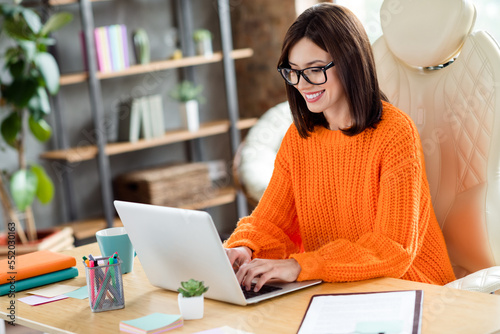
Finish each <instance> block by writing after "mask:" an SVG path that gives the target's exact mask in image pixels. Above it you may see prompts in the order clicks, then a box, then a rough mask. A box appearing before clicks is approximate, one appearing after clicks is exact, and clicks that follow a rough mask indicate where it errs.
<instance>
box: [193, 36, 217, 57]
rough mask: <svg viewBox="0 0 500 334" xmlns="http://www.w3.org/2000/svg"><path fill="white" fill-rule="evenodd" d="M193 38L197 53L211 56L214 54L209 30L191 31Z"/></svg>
mask: <svg viewBox="0 0 500 334" xmlns="http://www.w3.org/2000/svg"><path fill="white" fill-rule="evenodd" d="M193 40H194V42H195V46H196V54H197V55H199V56H205V57H211V56H212V55H213V54H214V51H213V48H212V33H211V32H210V31H209V30H207V29H197V30H195V31H194V33H193Z"/></svg>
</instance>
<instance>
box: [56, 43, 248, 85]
mask: <svg viewBox="0 0 500 334" xmlns="http://www.w3.org/2000/svg"><path fill="white" fill-rule="evenodd" d="M252 55H253V50H252V49H239V50H233V51H232V52H231V58H233V59H243V58H249V57H251V56H252ZM221 60H222V52H220V51H219V52H215V53H214V54H213V55H212V56H211V57H205V56H195V57H185V58H181V59H175V60H162V61H155V62H151V63H149V64H146V65H132V66H130V67H129V68H126V69H124V70H121V71H116V72H106V73H102V72H98V73H97V78H99V79H111V78H119V77H124V76H128V75H136V74H143V73H150V72H157V71H162V70H167V69H171V68H181V67H188V66H195V65H203V64H210V63H217V62H220V61H221ZM87 79H88V73H87V72H81V73H73V74H65V75H62V76H61V78H60V81H59V82H60V84H61V86H65V85H72V84H76V83H80V82H85V81H86V80H87Z"/></svg>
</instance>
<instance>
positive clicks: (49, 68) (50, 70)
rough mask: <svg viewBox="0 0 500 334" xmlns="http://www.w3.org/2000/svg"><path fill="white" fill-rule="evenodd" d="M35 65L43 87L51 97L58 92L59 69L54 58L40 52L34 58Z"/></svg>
mask: <svg viewBox="0 0 500 334" xmlns="http://www.w3.org/2000/svg"><path fill="white" fill-rule="evenodd" d="M35 63H36V64H37V66H38V69H39V70H40V73H41V74H42V77H43V79H44V81H45V85H46V86H47V89H48V90H49V92H50V93H51V94H52V95H53V94H56V93H57V91H58V90H59V77H60V75H59V67H57V62H56V60H55V59H54V57H53V56H52V55H51V54H50V53H47V52H40V53H39V54H37V55H36V57H35Z"/></svg>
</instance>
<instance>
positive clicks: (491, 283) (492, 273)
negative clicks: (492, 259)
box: [445, 266, 500, 293]
mask: <svg viewBox="0 0 500 334" xmlns="http://www.w3.org/2000/svg"><path fill="white" fill-rule="evenodd" d="M445 286H447V287H451V288H455V289H460V290H467V291H477V292H484V293H491V292H494V291H496V290H499V289H500V266H496V267H491V268H486V269H483V270H479V271H476V272H475V273H472V274H470V275H467V276H465V277H463V278H460V279H457V280H455V281H453V282H450V283H448V284H446V285H445Z"/></svg>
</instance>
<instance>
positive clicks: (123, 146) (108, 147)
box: [41, 0, 256, 227]
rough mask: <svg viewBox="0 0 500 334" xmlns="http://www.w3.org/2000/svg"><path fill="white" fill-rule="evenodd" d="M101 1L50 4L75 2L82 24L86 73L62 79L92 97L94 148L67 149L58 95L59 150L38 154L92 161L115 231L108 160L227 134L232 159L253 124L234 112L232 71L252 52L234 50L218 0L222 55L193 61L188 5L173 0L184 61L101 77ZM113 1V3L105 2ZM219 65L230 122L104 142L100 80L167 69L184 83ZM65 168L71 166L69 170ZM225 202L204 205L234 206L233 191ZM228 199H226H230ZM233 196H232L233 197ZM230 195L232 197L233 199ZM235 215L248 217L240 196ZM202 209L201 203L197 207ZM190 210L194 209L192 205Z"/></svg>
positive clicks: (224, 1) (224, 0)
mask: <svg viewBox="0 0 500 334" xmlns="http://www.w3.org/2000/svg"><path fill="white" fill-rule="evenodd" d="M96 1H102V0H79V1H78V0H49V1H48V4H49V6H59V5H69V4H76V3H79V6H80V16H81V22H82V30H83V36H84V43H85V46H86V48H85V49H86V59H87V67H88V72H82V73H74V74H66V75H62V76H61V82H60V83H61V85H62V86H64V85H73V84H81V83H85V82H86V83H87V85H88V88H89V95H90V109H91V112H92V119H93V126H94V130H95V132H96V134H97V137H96V143H95V145H91V146H87V147H84V148H82V147H77V148H71V147H69V145H68V144H67V142H68V141H67V139H66V138H65V136H64V132H63V131H62V129H61V127H62V124H64V122H63V119H62V117H63V116H62V113H61V112H58V110H57V109H58V108H57V107H58V105H59V100H58V97H57V96H56V97H55V99H54V105H55V106H56V108H55V109H56V110H55V113H54V114H55V126H56V131H57V127H59V129H61V130H60V131H57V132H60V133H62V135H60V136H59V137H60V138H58V140H57V145H58V147H57V150H55V151H50V152H46V153H44V154H42V155H41V157H42V158H44V159H49V160H56V161H58V162H59V163H61V164H62V168H66V167H68V166H70V164H71V163H74V162H75V161H84V160H90V159H95V160H96V162H97V166H98V171H99V179H100V188H101V189H100V190H101V195H102V202H103V211H104V217H105V221H106V225H107V226H108V227H111V226H113V222H114V209H113V193H112V183H111V176H110V162H109V156H110V155H113V154H120V153H124V152H132V151H136V150H140V149H145V148H149V147H155V146H160V145H167V144H170V143H173V142H180V141H196V140H198V139H199V138H203V137H207V136H210V135H214V134H218V133H225V132H229V134H230V138H231V143H230V144H231V152H232V154H233V155H234V153H235V152H236V149H237V148H238V145H239V143H240V141H241V135H240V130H241V129H246V128H249V127H251V126H252V125H253V124H254V123H255V122H256V119H247V120H240V119H239V110H238V97H237V91H236V74H235V67H234V60H235V59H240V58H246V57H250V56H252V54H253V51H252V50H251V49H242V50H233V45H232V35H231V19H230V10H229V8H230V7H229V5H230V4H229V0H218V1H217V5H218V14H219V26H220V31H221V38H222V52H217V53H215V54H214V55H213V56H212V57H210V58H206V57H198V56H194V46H193V45H192V43H190V41H189V40H188V36H191V35H192V34H190V33H189V32H192V18H191V16H190V0H177V2H176V5H177V6H176V7H177V15H178V16H180V17H178V21H179V24H180V25H181V27H180V31H181V32H182V33H181V37H182V41H181V42H182V43H181V45H182V48H183V54H184V55H185V56H186V57H185V58H183V59H180V60H166V61H158V62H153V63H150V64H148V65H133V66H131V67H130V68H128V69H126V70H123V71H119V72H113V73H100V72H99V71H98V67H97V61H96V57H95V47H94V45H95V44H94V34H93V31H94V14H93V11H92V2H96ZM108 1H113V0H108ZM221 61H222V62H223V68H224V79H225V88H226V103H227V107H228V120H221V121H215V122H210V123H207V124H204V125H203V126H202V127H201V128H200V130H199V131H198V132H195V133H189V132H187V131H169V132H167V133H165V135H164V136H163V137H161V138H156V139H152V140H140V141H139V142H137V143H109V144H108V143H107V142H106V137H105V135H104V134H105V129H104V128H103V124H105V122H104V111H103V100H102V91H101V80H105V79H108V78H116V77H122V76H128V75H140V74H143V73H148V72H151V71H161V70H165V69H169V68H183V69H184V76H185V77H187V78H190V77H192V75H193V72H192V71H194V68H193V67H194V66H197V65H201V64H208V63H214V62H221ZM68 168H69V167H68ZM63 177H64V191H65V198H66V199H67V203H66V207H67V214H66V215H67V218H68V220H69V221H72V220H76V219H77V217H76V210H75V207H76V205H75V198H74V191H73V185H72V180H71V179H70V178H69V176H68V175H67V174H66V173H63ZM222 193H223V194H222V195H221V196H223V198H221V199H220V200H215V201H212V202H207V205H220V204H223V203H227V202H228V201H234V193H235V192H234V191H230V190H229V191H228V190H226V191H225V192H222ZM228 194H229V196H228ZM231 194H233V195H231ZM231 196H232V197H231ZM236 197H237V198H238V199H237V208H238V215H239V216H243V215H246V214H247V206H246V202H245V200H244V197H243V196H242V195H241V194H238V195H236ZM200 205H202V204H200ZM194 207H197V206H196V205H195V206H194Z"/></svg>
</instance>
